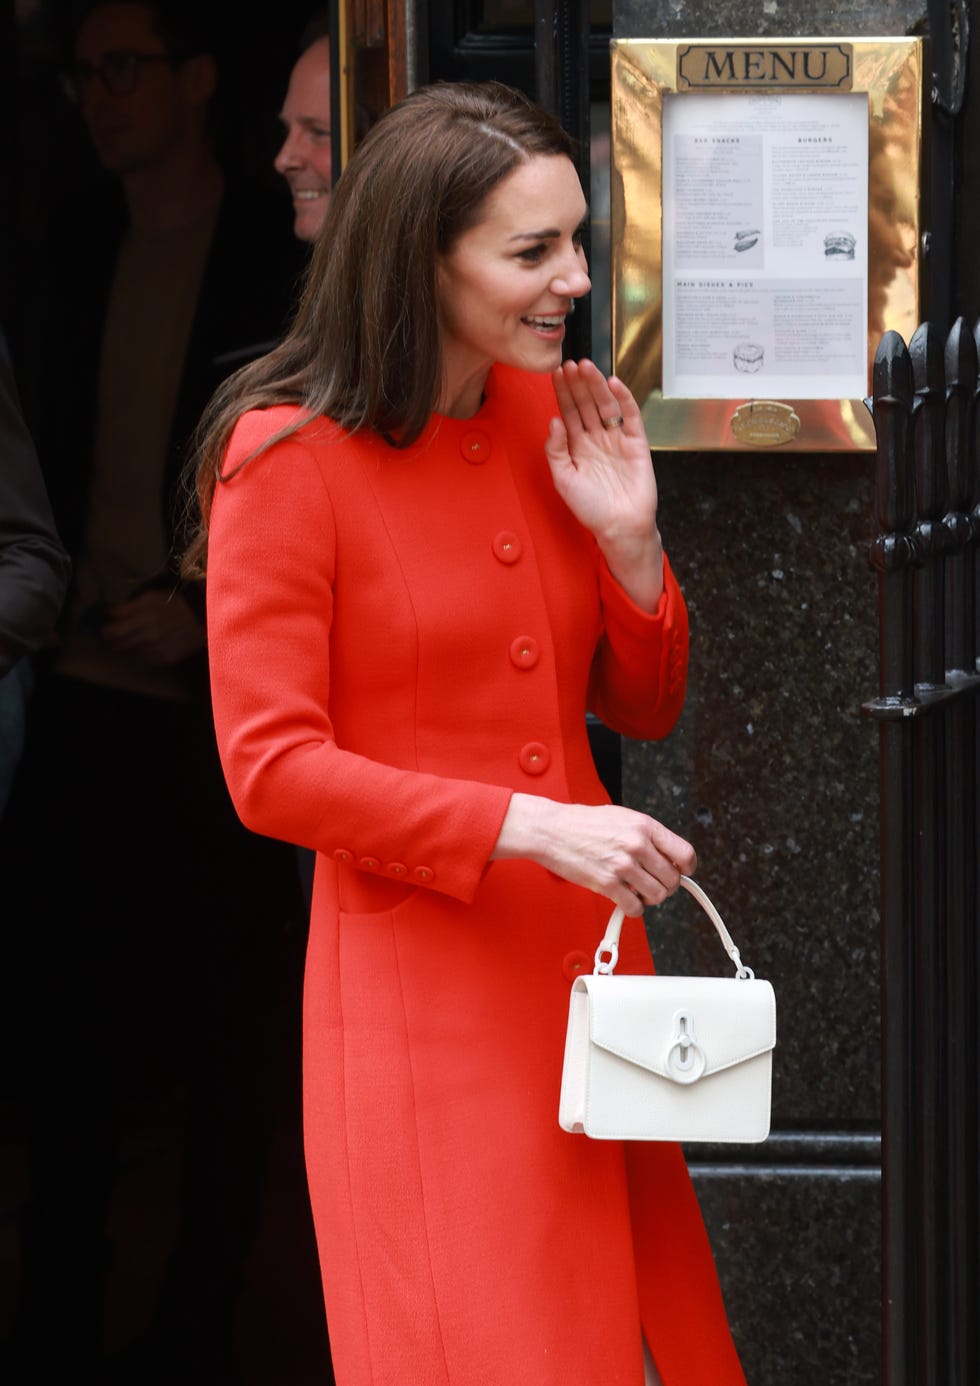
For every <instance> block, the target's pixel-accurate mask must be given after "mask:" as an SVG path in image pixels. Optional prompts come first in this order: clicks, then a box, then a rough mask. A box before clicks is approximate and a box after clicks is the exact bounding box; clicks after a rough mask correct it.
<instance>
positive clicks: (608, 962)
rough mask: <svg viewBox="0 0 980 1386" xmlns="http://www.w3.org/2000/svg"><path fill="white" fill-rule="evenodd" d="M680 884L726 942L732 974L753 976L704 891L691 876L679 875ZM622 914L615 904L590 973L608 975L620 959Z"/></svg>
mask: <svg viewBox="0 0 980 1386" xmlns="http://www.w3.org/2000/svg"><path fill="white" fill-rule="evenodd" d="M681 885H682V886H683V887H684V889H685V890H686V891H687V892H688V894H690V895H693V896H694V898H695V900H697V902H698V904H699V905H700V906H701V908H702V909H703V910H704V912H705V914H706V915H707V916H708V918H709V919H710V920H711V922H712V924H713V925H714V926H715V928H716V929H717V931H718V937H719V938H720V939H721V941H722V943H723V944H724V945H725V952H726V953H727V954H728V956H729V957H730V958H731V960H732V962H733V963H734V964H735V976H736V977H737V978H738V979H739V980H740V981H751V980H752V978H754V977H755V973H754V972H753V971H752V969H751V967H746V966H745V964H744V963H743V962H742V959H741V958H740V957H739V952H738V949H737V948H736V947H735V944H734V942H733V940H732V936H731V934H730V933H729V932H728V930H727V929H726V928H725V924H724V921H723V919H722V917H721V915H720V914H719V913H718V911H717V910H716V909H715V907H714V905H713V904H712V903H711V901H710V900H709V899H708V897H707V895H706V894H705V892H704V890H702V888H701V886H699V885H698V883H697V881H692V880H691V878H690V876H682V877H681ZM625 917H626V912H625V911H624V910H622V909H621V908H620V907H619V906H618V905H617V906H616V908H615V909H614V910H613V912H612V914H611V915H610V916H609V923H608V924H607V925H606V933H605V937H604V938H603V940H602V942H601V943H600V944H599V947H598V948H597V949H596V951H595V967H594V968H593V973H594V975H595V976H597V977H601V976H610V975H611V974H612V972H613V970H614V969H615V967H616V964H617V963H618V962H619V933H620V930H621V929H622V927H623V920H624V919H625ZM604 954H608V955H609V956H608V957H605V956H604Z"/></svg>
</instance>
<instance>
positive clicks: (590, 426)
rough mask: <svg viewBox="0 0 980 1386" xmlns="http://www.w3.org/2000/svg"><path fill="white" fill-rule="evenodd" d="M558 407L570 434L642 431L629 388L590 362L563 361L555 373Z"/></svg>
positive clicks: (638, 413)
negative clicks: (639, 429) (571, 432)
mask: <svg viewBox="0 0 980 1386" xmlns="http://www.w3.org/2000/svg"><path fill="white" fill-rule="evenodd" d="M554 384H555V394H556V396H557V399H558V405H559V408H560V409H561V412H562V417H563V418H564V419H565V422H566V425H569V426H570V427H571V428H572V429H573V431H574V430H575V429H578V428H581V429H582V430H583V431H585V432H586V433H592V434H594V435H601V434H603V433H615V432H616V431H617V430H618V429H623V430H624V432H627V433H629V434H633V433H635V432H636V430H637V428H638V427H640V428H642V420H641V417H640V411H639V409H638V408H637V405H636V401H635V400H634V398H633V395H632V393H631V392H630V390H629V388H628V387H627V386H626V385H624V384H623V382H622V381H621V380H619V379H618V378H617V377H616V376H610V377H608V379H607V377H606V376H604V375H603V374H602V372H601V371H600V370H599V368H598V366H596V364H595V363H594V362H593V361H589V360H587V359H586V360H583V361H566V362H564V364H563V365H562V366H560V367H559V368H558V370H556V371H555V373H554Z"/></svg>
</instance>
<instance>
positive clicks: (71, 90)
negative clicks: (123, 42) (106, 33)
mask: <svg viewBox="0 0 980 1386" xmlns="http://www.w3.org/2000/svg"><path fill="white" fill-rule="evenodd" d="M181 62H183V58H182V57H180V56H179V55H178V54H175V53H129V52H126V51H125V50H123V49H120V50H119V51H117V52H113V53H107V54H106V55H105V57H104V58H103V59H102V66H101V67H94V66H93V65H92V64H91V63H86V62H77V63H75V64H74V65H73V66H72V67H70V68H69V69H68V71H67V72H63V73H62V75H61V85H62V88H63V89H64V93H65V95H66V96H67V97H68V100H69V101H74V102H76V103H77V102H79V101H81V100H82V99H83V98H84V96H85V92H86V90H87V89H88V86H89V84H90V83H91V82H94V81H95V79H96V77H98V78H99V80H100V81H101V82H102V85H103V86H104V87H105V89H106V91H107V92H108V93H109V95H110V96H128V95H129V93H130V92H132V91H135V90H136V86H137V83H138V82H139V74H140V67H141V65H142V64H143V63H171V64H176V63H181Z"/></svg>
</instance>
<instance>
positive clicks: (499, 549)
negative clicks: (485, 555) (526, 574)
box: [492, 529, 523, 563]
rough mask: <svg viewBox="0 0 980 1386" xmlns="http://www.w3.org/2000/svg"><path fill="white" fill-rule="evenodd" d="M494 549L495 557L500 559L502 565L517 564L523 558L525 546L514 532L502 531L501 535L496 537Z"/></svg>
mask: <svg viewBox="0 0 980 1386" xmlns="http://www.w3.org/2000/svg"><path fill="white" fill-rule="evenodd" d="M492 547H493V553H494V557H495V558H499V559H500V561H501V563H516V562H517V560H518V559H519V558H520V556H521V552H522V547H523V546H522V544H521V541H520V539H519V538H518V537H517V535H516V534H514V533H513V531H512V530H509V529H502V530H501V531H500V533H499V534H497V535H495V536H494V540H493V546H492Z"/></svg>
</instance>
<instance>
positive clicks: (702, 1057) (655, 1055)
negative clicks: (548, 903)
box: [558, 876, 776, 1143]
mask: <svg viewBox="0 0 980 1386" xmlns="http://www.w3.org/2000/svg"><path fill="white" fill-rule="evenodd" d="M681 885H682V886H683V887H684V889H685V890H687V891H689V892H690V893H691V895H693V896H694V898H695V900H697V901H698V903H699V904H700V905H701V907H702V908H703V909H704V911H705V913H706V914H707V915H708V917H709V918H710V920H711V922H712V923H713V924H714V926H715V928H716V929H717V931H718V935H719V937H720V939H721V941H722V943H723V944H724V946H725V951H726V952H727V953H728V956H729V957H730V958H731V960H732V962H733V963H734V964H735V976H734V977H675V976H661V975H659V974H658V975H657V976H653V977H651V976H619V977H617V976H614V975H613V974H614V969H615V966H616V963H617V962H618V960H619V934H620V929H621V927H622V923H623V918H624V915H623V911H622V910H621V909H615V910H614V911H613V913H612V915H611V916H610V919H609V923H608V924H607V925H606V934H605V937H604V938H603V940H602V942H601V943H600V945H599V947H598V949H597V950H596V955H595V970H594V972H593V974H592V976H585V977H577V978H576V979H575V982H574V983H573V985H572V994H571V997H570V1000H569V1010H568V1030H567V1032H566V1037H565V1061H564V1066H563V1069H562V1079H561V1100H560V1103H559V1109H558V1124H559V1125H560V1126H561V1127H562V1129H563V1130H565V1131H572V1132H581V1133H583V1134H584V1135H586V1136H591V1137H593V1139H595V1140H633V1141H712V1142H714V1141H737V1142H745V1143H750V1142H758V1141H764V1140H765V1139H766V1137H767V1136H768V1135H769V1122H770V1109H771V1098H772V1051H773V1049H774V1047H775V1044H776V997H775V994H774V992H773V989H772V985H771V984H770V983H769V982H765V981H761V980H759V979H757V978H756V976H755V974H754V973H753V971H752V969H751V968H750V967H746V966H745V965H744V964H743V962H742V960H741V958H740V957H739V952H738V949H737V948H736V947H735V944H734V943H733V942H732V938H731V935H730V934H729V932H728V930H727V929H726V928H725V925H724V923H723V922H722V918H721V915H720V914H719V913H718V911H717V910H716V909H715V907H714V905H713V904H712V903H711V901H710V900H709V899H708V897H707V895H706V894H705V892H704V891H703V890H702V888H701V887H700V886H699V885H698V884H697V883H696V882H695V881H692V880H691V879H690V878H689V877H687V876H682V877H681Z"/></svg>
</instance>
